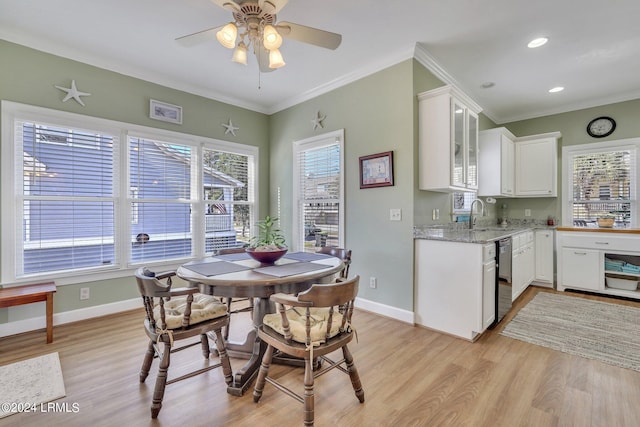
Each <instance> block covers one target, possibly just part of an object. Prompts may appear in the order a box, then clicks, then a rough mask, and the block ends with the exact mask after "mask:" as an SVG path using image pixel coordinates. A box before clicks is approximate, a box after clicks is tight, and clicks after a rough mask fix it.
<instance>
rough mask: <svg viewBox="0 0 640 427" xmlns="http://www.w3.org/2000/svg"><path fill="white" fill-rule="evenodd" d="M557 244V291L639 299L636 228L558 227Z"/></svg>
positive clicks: (639, 260)
mask: <svg viewBox="0 0 640 427" xmlns="http://www.w3.org/2000/svg"><path fill="white" fill-rule="evenodd" d="M556 247H557V248H558V252H557V254H558V262H557V264H558V285H557V288H558V290H559V291H564V290H565V289H567V288H570V289H579V290H580V289H582V290H585V291H591V292H598V293H603V294H609V295H617V296H622V297H627V298H634V299H640V288H638V283H639V282H640V235H639V234H637V232H635V230H629V231H628V232H626V231H625V230H616V231H615V232H606V231H598V232H595V231H594V232H581V231H558V232H557V233H556Z"/></svg>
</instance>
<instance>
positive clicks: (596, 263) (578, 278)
mask: <svg viewBox="0 0 640 427" xmlns="http://www.w3.org/2000/svg"><path fill="white" fill-rule="evenodd" d="M600 264H601V261H600V251H598V250H594V249H582V248H562V287H564V288H578V289H589V290H593V291H599V290H602V288H603V286H602V272H601V270H600Z"/></svg>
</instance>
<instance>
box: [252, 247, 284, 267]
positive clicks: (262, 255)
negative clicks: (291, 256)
mask: <svg viewBox="0 0 640 427" xmlns="http://www.w3.org/2000/svg"><path fill="white" fill-rule="evenodd" d="M288 250H289V249H287V248H282V249H280V250H277V251H257V250H256V249H255V248H247V249H246V251H247V253H248V254H249V256H250V257H251V258H253V259H255V260H256V261H258V262H259V263H261V264H263V265H273V264H274V263H275V262H276V261H277V260H279V259H280V258H282V257H283V256H284V254H286V253H287V251H288Z"/></svg>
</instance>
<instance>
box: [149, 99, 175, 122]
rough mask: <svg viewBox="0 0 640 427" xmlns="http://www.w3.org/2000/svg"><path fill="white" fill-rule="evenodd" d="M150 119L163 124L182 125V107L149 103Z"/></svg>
mask: <svg viewBox="0 0 640 427" xmlns="http://www.w3.org/2000/svg"><path fill="white" fill-rule="evenodd" d="M149 117H150V118H152V119H155V120H162V121H163V122H170V123H176V124H179V125H181V124H182V107H180V106H178V105H173V104H167V103H166V102H160V101H156V100H155V99H152V100H150V101H149Z"/></svg>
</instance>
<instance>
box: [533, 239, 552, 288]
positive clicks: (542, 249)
mask: <svg viewBox="0 0 640 427" xmlns="http://www.w3.org/2000/svg"><path fill="white" fill-rule="evenodd" d="M553 241H554V237H553V230H536V231H535V248H536V249H535V259H536V260H535V262H536V266H535V277H534V280H535V281H536V284H548V285H549V286H550V287H552V286H553Z"/></svg>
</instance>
